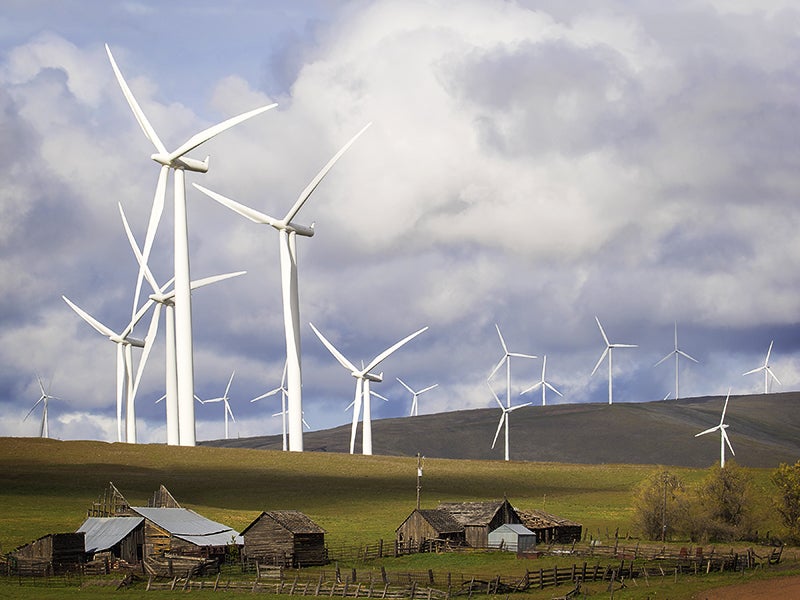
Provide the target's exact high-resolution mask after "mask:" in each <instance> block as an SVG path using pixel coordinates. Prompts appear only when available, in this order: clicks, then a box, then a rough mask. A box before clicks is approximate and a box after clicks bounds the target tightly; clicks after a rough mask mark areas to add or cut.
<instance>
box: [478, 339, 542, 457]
mask: <svg viewBox="0 0 800 600" xmlns="http://www.w3.org/2000/svg"><path fill="white" fill-rule="evenodd" d="M494 327H495V329H497V335H498V336H499V337H500V345H501V346H503V357H502V358H501V359H500V362H498V363H497V365H496V366H495V368H494V369H492V372H491V373H489V377H487V379H486V380H487V382H488V381H489V380H491V378H492V377H493V376H494V374H495V373H497V371H498V370H499V369H500V367H502V366H503V363H505V365H506V408H511V357H512V356H515V357H517V358H528V359H535V358H537V357H536V356H534V355H533V354H521V353H519V352H509V351H508V346H507V345H506V341H505V340H504V339H503V334H502V333H500V326H499V325H498V324H497V323H495V324H494ZM489 387H491V385H490V386H489ZM504 414H505V413H504ZM505 424H506V454H507V453H508V419H505ZM506 460H508V457H506Z"/></svg>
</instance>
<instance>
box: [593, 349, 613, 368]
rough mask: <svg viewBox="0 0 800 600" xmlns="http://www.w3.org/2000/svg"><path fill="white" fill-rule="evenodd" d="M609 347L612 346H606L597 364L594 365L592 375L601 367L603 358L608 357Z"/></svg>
mask: <svg viewBox="0 0 800 600" xmlns="http://www.w3.org/2000/svg"><path fill="white" fill-rule="evenodd" d="M609 348H610V346H606V349H605V350H603V353H602V354H601V355H600V358H599V359H598V360H597V364H596V365H595V366H594V369H592V375H594V374H595V372H596V371H597V369H599V368H600V365H601V364H602V362H603V359H604V358H605V357H606V354H608V349H609Z"/></svg>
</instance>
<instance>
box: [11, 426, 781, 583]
mask: <svg viewBox="0 0 800 600" xmlns="http://www.w3.org/2000/svg"><path fill="white" fill-rule="evenodd" d="M416 464H417V461H416V458H396V457H383V456H358V455H356V456H350V455H346V454H333V453H283V452H275V451H262V450H240V449H225V448H210V447H196V448H180V447H166V446H162V445H128V444H108V443H104V442H60V441H54V440H47V439H38V438H0V507H2V515H3V516H2V527H1V528H0V544H1V546H0V549H1V550H2V552H8V551H10V550H12V549H14V548H15V547H17V546H19V545H21V544H23V543H26V542H29V541H31V540H33V539H36V538H38V537H40V536H42V535H45V534H47V533H54V532H67V531H75V530H76V529H77V528H78V526H79V525H80V524H81V523H82V522H83V520H84V518H85V516H86V510H87V509H88V508H89V506H90V505H91V503H92V502H93V501H94V500H95V499H96V498H97V497H98V496H99V495H100V494H101V493H102V492H103V490H104V489H105V488H106V486H107V485H108V482H109V481H113V482H114V484H115V485H116V486H117V488H118V489H119V490H120V491H121V492H122V493H123V495H125V497H126V498H127V500H128V501H129V502H130V503H131V504H133V505H143V504H146V502H147V499H148V498H149V497H150V496H151V494H152V493H153V492H154V491H155V490H156V489H157V488H158V486H159V485H160V484H162V483H163V484H164V485H165V486H166V487H167V488H168V489H169V490H170V491H171V492H172V494H173V496H175V498H176V499H177V500H178V502H180V503H181V505H183V506H184V507H187V508H192V509H194V510H196V511H197V512H199V513H201V514H203V515H205V516H207V517H208V518H210V519H213V520H216V521H220V522H222V523H225V524H227V525H230V526H232V527H234V528H235V529H239V530H241V529H243V528H244V527H245V526H247V525H248V524H249V523H250V522H251V521H252V520H253V519H254V518H255V517H256V516H258V514H259V513H260V512H261V511H262V510H272V509H296V510H301V511H303V512H305V513H306V514H308V515H309V516H310V517H311V518H312V519H313V520H314V521H316V522H317V523H318V524H319V525H320V526H321V527H323V528H324V529H325V530H326V531H327V536H326V540H327V541H328V543H329V544H330V545H332V546H333V545H337V544H360V543H375V542H377V541H378V540H379V539H384V540H393V539H394V531H395V528H396V527H397V526H398V525H400V523H401V522H402V521H403V519H405V517H406V516H408V514H409V513H410V512H411V511H412V510H413V509H414V507H415V502H416ZM656 469H658V467H656V466H642V465H588V466H587V465H567V464H552V463H525V462H509V463H504V462H493V461H466V460H444V459H436V460H433V459H431V460H426V461H425V462H424V475H423V480H422V482H423V489H422V506H423V507H434V506H436V504H437V503H438V502H439V501H462V500H484V499H497V498H502V497H503V496H504V495H505V496H507V497H508V499H509V500H510V501H511V503H512V504H514V505H515V506H517V507H518V508H537V509H544V510H546V511H548V512H551V513H554V514H557V515H560V516H563V517H567V518H569V519H572V520H574V521H578V522H580V523H582V524H583V525H584V527H585V529H586V530H587V531H588V532H589V533H590V534H591V535H592V537H594V538H598V537H599V538H605V537H606V535H607V534H610V535H613V533H614V531H616V530H618V531H619V533H620V535H622V536H625V535H627V534H628V533H630V534H631V535H636V532H635V531H633V530H632V527H631V516H632V509H631V497H632V494H631V492H632V490H633V489H634V488H635V487H636V486H637V485H638V484H639V483H640V482H641V481H642V480H643V479H645V478H646V477H648V476H649V475H650V474H651V473H652V472H653V471H654V470H656ZM671 470H673V471H674V472H676V473H677V474H679V475H680V477H682V478H683V479H684V480H685V481H686V482H688V483H692V482H696V481H698V480H700V479H701V478H703V477H704V476H705V475H706V474H707V471H706V470H704V469H671ZM771 471H772V470H771V469H748V472H749V473H750V474H751V475H752V477H753V481H754V485H755V487H756V489H757V490H758V492H759V493H758V511H759V530H760V531H762V532H766V531H771V532H773V533H778V532H779V527H778V523H777V520H776V515H775V514H774V512H773V511H770V510H769V504H770V501H771V496H772V495H773V492H772V489H771V484H770V482H769V476H770V474H771ZM430 560H439V558H437V557H436V556H428V557H423V558H417V557H408V558H407V559H404V564H400V563H397V566H398V567H399V568H401V569H408V570H416V569H423V568H424V569H427V568H431V567H430V566H426V565H429V564H430V563H428V562H427V561H430ZM443 560H459V559H457V558H445V559H443ZM483 560H484V561H485V560H486V559H483ZM506 560H508V559H506ZM414 561H422V563H420V564H418V563H417V562H414ZM441 564H442V563H441V562H440V563H438V564H437V567H436V568H437V569H447V568H450V567H441ZM452 568H453V569H455V565H453V566H452ZM484 568H493V569H498V570H499V568H500V567H499V565H491V564H489V565H488V566H486V564H485V562H484V563H483V564H482V565H481V564H480V563H478V564H477V565H476V564H469V565H467V566H463V567H462V569H463V570H465V571H469V570H470V569H473V570H475V569H477V570H478V571H479V572H483V569H484ZM509 568H517V565H514V564H513V561H512V564H511V566H510V567H509ZM519 568H520V569H522V570H523V571H524V568H525V567H524V566H522V567H519ZM537 568H538V566H537ZM17 591H18V592H19V590H17ZM551 591H552V590H551ZM651 591H652V590H651ZM7 593H10V592H9V590H8V589H6V588H5V587H0V598H3V597H24V596H13V595H12V596H5V595H4V594H7ZM103 593H104V592H103V591H102V590H95V591H93V592H87V594H89V595H87V597H103V596H102V594H103ZM31 597H36V596H31ZM41 597H45V596H41ZM54 597H55V596H54ZM148 597H153V596H152V595H151V596H148ZM155 597H157V595H156V596H155ZM193 597H194V595H193ZM527 597H529V598H532V597H535V596H530V595H528V596H527ZM541 597H543V598H544V597H550V596H546V595H545V596H541ZM597 597H602V596H597ZM621 597H631V598H634V597H635V596H621ZM641 597H642V598H644V597H646V596H641ZM657 597H662V596H661V595H658V596H657ZM670 597H673V596H670Z"/></svg>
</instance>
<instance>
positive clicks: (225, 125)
mask: <svg viewBox="0 0 800 600" xmlns="http://www.w3.org/2000/svg"><path fill="white" fill-rule="evenodd" d="M276 106H278V105H277V104H268V105H266V106H262V107H260V108H256V109H253V110H249V111H247V112H245V113H242V114H240V115H237V116H235V117H231V118H230V119H225V120H224V121H222V123H217V124H216V125H212V126H211V127H209V128H208V129H204V130H203V131H201V132H200V133H196V134H194V135H193V136H192V137H190V138H189V139H188V140H186V142H184V143H183V145H182V146H181V147H180V148H178V149H177V150H175V151H174V152H170V153H169V160H170V161H173V160H175V159H176V158H180V157H181V156H183V155H184V154H186V153H187V152H189V151H190V150H194V149H195V148H197V147H198V146H199V145H200V144H202V143H204V142H207V141H208V140H210V139H211V138H213V137H214V136H215V135H218V134H220V133H222V132H223V131H225V130H227V129H230V128H231V127H233V126H234V125H238V124H239V123H241V122H242V121H247V120H248V119H251V118H252V117H255V116H256V115H260V114H261V113H263V112H266V111H268V110H270V109H271V108H275V107H276Z"/></svg>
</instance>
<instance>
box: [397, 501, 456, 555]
mask: <svg viewBox="0 0 800 600" xmlns="http://www.w3.org/2000/svg"><path fill="white" fill-rule="evenodd" d="M395 539H396V540H397V542H398V543H399V544H401V545H403V546H404V547H414V546H416V547H418V548H422V547H424V546H425V543H426V542H429V541H447V542H450V543H452V544H454V545H459V546H460V545H466V538H465V537H464V526H463V525H461V524H460V523H459V522H458V521H456V520H455V519H453V517H451V516H450V515H449V514H448V513H446V512H445V511H443V510H438V509H419V508H418V509H416V510H414V512H412V513H411V514H410V515H408V517H406V520H405V521H403V522H402V524H401V525H400V527H398V528H397V529H396V530H395Z"/></svg>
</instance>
